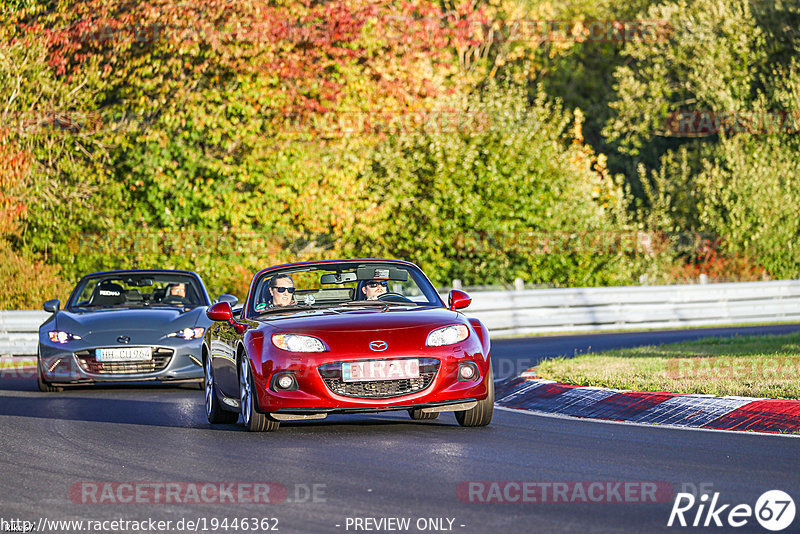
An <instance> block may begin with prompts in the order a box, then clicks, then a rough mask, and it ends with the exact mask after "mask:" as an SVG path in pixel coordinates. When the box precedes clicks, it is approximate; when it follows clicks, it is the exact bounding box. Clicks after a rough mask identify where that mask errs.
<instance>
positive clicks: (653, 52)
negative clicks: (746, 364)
mask: <svg viewBox="0 0 800 534" xmlns="http://www.w3.org/2000/svg"><path fill="white" fill-rule="evenodd" d="M648 16H649V17H653V18H664V19H667V20H669V21H670V23H671V24H672V25H673V27H674V28H675V35H674V37H673V39H672V40H671V41H670V42H669V43H660V44H658V45H657V46H655V47H654V48H653V47H650V46H644V45H637V44H629V45H628V46H627V47H626V49H625V51H624V54H625V56H626V57H627V58H628V59H629V60H631V63H630V65H626V66H622V67H620V68H618V69H617V71H616V73H615V78H616V80H617V86H616V91H617V100H616V101H615V102H613V103H612V105H611V108H612V109H613V110H614V111H615V116H614V117H613V118H612V119H611V120H609V121H608V123H607V125H606V129H605V132H604V133H605V134H606V135H607V136H608V139H609V141H611V142H612V143H615V144H616V145H617V146H618V148H619V150H620V152H621V153H624V154H627V155H628V156H629V157H631V158H632V159H633V160H634V161H639V162H641V163H640V165H639V170H638V175H639V178H640V180H641V183H642V186H643V191H644V199H645V202H644V203H643V204H642V205H640V207H639V217H640V220H642V221H643V223H644V224H645V225H646V227H647V228H650V229H654V230H660V231H664V232H668V233H672V234H675V233H678V234H686V233H700V234H703V235H707V236H714V237H715V238H716V239H718V240H719V241H720V242H721V250H722V252H723V253H725V254H726V255H727V256H728V257H730V258H743V259H745V260H747V261H744V262H743V263H742V262H739V265H741V266H742V267H741V268H742V272H741V273H730V274H731V276H732V277H736V276H737V275H744V274H746V273H747V272H756V271H754V270H753V269H752V268H751V267H752V265H753V264H755V265H761V266H763V267H764V268H766V270H767V272H768V273H769V275H770V276H773V277H777V278H786V277H788V278H793V277H797V276H798V273H800V269H798V267H800V264H798V261H797V260H796V258H795V256H796V251H795V250H794V248H795V246H794V243H795V242H796V241H797V238H798V237H799V236H800V234H798V232H799V231H800V226H798V217H797V215H796V209H795V207H796V205H797V204H796V203H797V200H798V198H797V188H796V185H795V184H796V176H797V170H798V167H799V166H800V157H798V151H797V147H798V141H797V136H796V134H797V132H798V131H800V125H797V124H796V122H797V118H796V113H797V110H798V109H800V76H798V61H797V59H796V58H797V54H798V53H800V36H798V35H797V33H796V32H792V31H790V30H789V27H790V26H787V23H790V22H791V21H798V20H800V6H798V5H797V4H795V3H788V2H771V3H757V4H756V3H750V2H747V1H746V0H726V1H724V2H718V1H717V0H701V1H697V2H685V1H676V2H670V3H666V4H663V5H660V6H656V7H652V8H651V9H650V10H649V12H648ZM784 112H788V113H789V118H791V117H795V118H794V121H791V120H790V121H789V127H788V128H787V129H788V130H789V133H781V132H780V131H778V129H777V128H770V127H768V126H767V127H765V126H763V124H762V123H761V122H760V121H761V120H763V119H764V118H765V117H776V116H781V114H782V113H784ZM674 113H681V114H683V113H688V114H690V116H691V114H692V113H694V114H696V115H698V116H706V117H713V116H714V115H720V114H723V115H724V114H728V115H730V116H735V115H736V114H739V115H740V116H741V117H742V119H741V120H740V121H739V123H738V124H737V125H736V126H735V127H730V128H728V129H727V130H726V128H724V127H722V128H716V127H715V126H712V128H711V131H706V132H702V131H701V132H700V133H698V134H697V135H696V136H695V137H697V136H700V137H699V138H692V136H691V135H687V133H688V134H691V128H690V129H689V130H690V131H689V132H686V131H683V130H682V129H681V128H680V127H679V128H677V129H676V126H679V123H678V122H677V121H673V122H670V115H671V114H674ZM717 120H718V119H717ZM792 122H794V123H795V127H794V128H792V127H791V124H792ZM709 124H711V122H710V121H709ZM721 124H724V123H721ZM696 125H697V124H696V123H695V126H696ZM734 263H736V262H734ZM748 263H749V266H748ZM732 265H733V264H732Z"/></svg>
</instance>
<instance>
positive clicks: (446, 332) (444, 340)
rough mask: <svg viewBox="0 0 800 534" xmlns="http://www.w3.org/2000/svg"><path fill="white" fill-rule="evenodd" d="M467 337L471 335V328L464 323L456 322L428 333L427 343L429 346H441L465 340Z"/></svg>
mask: <svg viewBox="0 0 800 534" xmlns="http://www.w3.org/2000/svg"><path fill="white" fill-rule="evenodd" d="M467 337H469V329H467V327H466V326H464V325H463V324H454V325H450V326H445V327H444V328H437V329H436V330H434V331H433V332H431V333H430V334H428V339H427V341H425V344H426V345H427V346H429V347H441V346H444V345H453V344H455V343H458V342H459V341H464V340H465V339H467Z"/></svg>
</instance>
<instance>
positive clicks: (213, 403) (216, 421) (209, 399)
mask: <svg viewBox="0 0 800 534" xmlns="http://www.w3.org/2000/svg"><path fill="white" fill-rule="evenodd" d="M203 373H204V375H205V392H206V417H208V422H209V423H211V424H212V425H230V424H233V423H235V422H236V421H237V420H238V419H239V414H238V413H236V412H229V411H227V410H225V409H223V408H222V405H221V404H220V402H219V397H218V396H217V384H216V382H214V369H213V368H212V367H211V357H210V356H206V358H205V360H204V361H203Z"/></svg>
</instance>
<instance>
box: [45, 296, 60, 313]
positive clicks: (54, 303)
mask: <svg viewBox="0 0 800 534" xmlns="http://www.w3.org/2000/svg"><path fill="white" fill-rule="evenodd" d="M60 307H61V301H60V300H58V299H53V300H48V301H47V302H45V303H44V306H43V308H44V311H46V312H50V313H56V312H57V311H58V309H59V308H60Z"/></svg>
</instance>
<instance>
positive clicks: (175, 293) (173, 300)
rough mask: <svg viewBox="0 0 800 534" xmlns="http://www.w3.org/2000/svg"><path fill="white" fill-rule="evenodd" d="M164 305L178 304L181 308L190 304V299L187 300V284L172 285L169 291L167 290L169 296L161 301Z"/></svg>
mask: <svg viewBox="0 0 800 534" xmlns="http://www.w3.org/2000/svg"><path fill="white" fill-rule="evenodd" d="M161 302H162V303H163V304H173V305H174V304H177V305H179V306H185V305H187V304H189V299H187V298H186V284H184V283H181V282H179V283H177V284H171V285H170V286H169V289H167V294H166V295H165V296H164V298H163V299H162V300H161Z"/></svg>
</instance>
